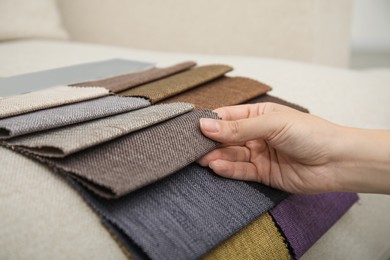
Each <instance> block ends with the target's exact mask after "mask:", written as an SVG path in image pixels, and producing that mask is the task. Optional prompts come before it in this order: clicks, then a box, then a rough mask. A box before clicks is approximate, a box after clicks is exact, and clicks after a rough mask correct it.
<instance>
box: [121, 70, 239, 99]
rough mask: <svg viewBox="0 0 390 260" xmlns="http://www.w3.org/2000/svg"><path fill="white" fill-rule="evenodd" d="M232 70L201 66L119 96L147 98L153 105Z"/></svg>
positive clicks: (127, 91)
mask: <svg viewBox="0 0 390 260" xmlns="http://www.w3.org/2000/svg"><path fill="white" fill-rule="evenodd" d="M231 70H233V68H232V67H230V66H227V65H205V66H199V67H196V68H194V69H191V70H188V71H185V72H182V73H179V74H176V75H174V76H171V77H168V78H165V79H162V80H158V81H155V82H152V83H149V84H145V85H142V86H139V87H135V88H132V89H129V90H126V91H124V92H120V93H119V94H120V95H122V96H133V97H146V98H148V99H149V100H150V102H151V103H152V104H153V103H156V102H159V101H161V100H164V99H166V98H168V97H171V96H174V95H176V94H179V93H182V92H184V91H186V90H189V89H192V88H194V87H197V86H199V85H201V84H204V83H206V82H209V81H211V80H213V79H216V78H219V77H222V76H223V75H224V74H225V73H228V72H229V71H231Z"/></svg>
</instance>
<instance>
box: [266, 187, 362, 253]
mask: <svg viewBox="0 0 390 260" xmlns="http://www.w3.org/2000/svg"><path fill="white" fill-rule="evenodd" d="M357 200H358V196H357V194H356V193H340V192H338V193H323V194H316V195H291V196H290V197H288V198H287V199H285V200H284V201H282V202H281V203H280V204H279V205H277V206H276V207H275V208H273V209H272V210H271V211H270V214H271V215H272V217H273V218H274V220H275V222H276V223H277V225H278V227H279V228H280V230H281V232H282V234H283V235H284V236H285V238H286V240H287V241H288V243H289V245H290V247H291V248H292V250H293V252H292V253H293V257H294V259H298V258H300V257H301V256H302V255H303V254H304V253H305V252H306V251H307V250H308V249H309V248H310V247H311V246H312V245H313V244H314V243H315V242H316V241H317V240H318V239H319V238H320V237H321V236H322V235H323V234H324V233H325V232H326V231H327V230H328V229H329V228H330V227H331V226H332V225H333V224H334V223H336V221H337V220H338V219H339V218H340V217H341V216H342V215H344V213H345V212H346V211H347V210H348V209H349V208H350V207H351V206H352V205H353V204H354V203H355V202H356V201H357Z"/></svg>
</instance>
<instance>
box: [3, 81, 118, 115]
mask: <svg viewBox="0 0 390 260" xmlns="http://www.w3.org/2000/svg"><path fill="white" fill-rule="evenodd" d="M109 94H110V92H109V90H107V89H105V88H102V87H89V88H75V87H68V86H57V87H52V88H47V89H43V90H39V91H34V92H30V93H26V94H22V95H16V96H11V97H2V98H1V97H0V118H5V117H10V116H15V115H21V114H25V113H28V112H33V111H37V110H41V109H45V108H50V107H57V106H61V105H65V104H71V103H76V102H80V101H84V100H89V99H93V98H98V97H102V96H107V95H109Z"/></svg>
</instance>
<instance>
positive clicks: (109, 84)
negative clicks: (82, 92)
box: [71, 61, 196, 93]
mask: <svg viewBox="0 0 390 260" xmlns="http://www.w3.org/2000/svg"><path fill="white" fill-rule="evenodd" d="M195 65H196V63H195V62H193V61H187V62H182V63H179V64H176V65H173V66H170V67H166V68H151V69H147V70H143V71H139V72H133V73H127V74H123V75H120V76H115V77H110V78H106V79H102V80H95V81H87V82H82V83H76V84H72V85H71V86H77V87H91V86H94V87H104V88H107V89H109V90H111V91H112V92H114V93H118V92H121V91H124V90H126V89H129V88H133V87H136V86H139V85H142V84H146V83H149V82H151V81H154V80H158V79H162V78H165V77H168V76H171V75H173V74H176V73H179V72H182V71H184V70H187V69H189V68H191V67H193V66H195Z"/></svg>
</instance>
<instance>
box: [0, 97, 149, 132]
mask: <svg viewBox="0 0 390 260" xmlns="http://www.w3.org/2000/svg"><path fill="white" fill-rule="evenodd" d="M149 105H150V102H149V101H147V100H145V99H143V98H131V97H119V96H108V97H102V98H98V99H94V100H89V101H84V102H80V103H75V104H70V105H65V106H59V107H54V108H50V109H44V110H40V111H36V112H32V113H27V114H23V115H19V116H14V117H9V118H5V119H1V120H0V139H2V138H5V139H7V138H10V137H15V136H20V135H24V134H29V133H35V132H40V131H43V130H48V129H53V128H58V127H61V126H66V125H71V124H75V123H80V122H85V121H89V120H92V119H97V118H101V117H106V116H110V115H115V114H119V113H123V112H128V111H131V110H134V109H138V108H142V107H146V106H149Z"/></svg>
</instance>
